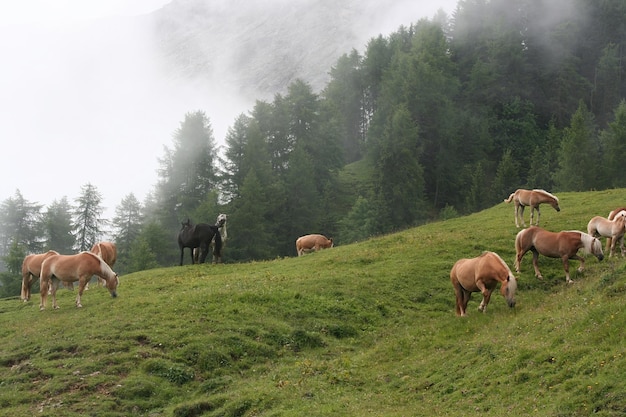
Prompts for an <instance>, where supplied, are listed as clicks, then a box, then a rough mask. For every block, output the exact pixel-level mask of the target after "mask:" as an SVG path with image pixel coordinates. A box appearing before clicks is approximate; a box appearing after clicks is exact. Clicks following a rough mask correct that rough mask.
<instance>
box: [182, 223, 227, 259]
mask: <svg viewBox="0 0 626 417" xmlns="http://www.w3.org/2000/svg"><path fill="white" fill-rule="evenodd" d="M181 224H182V226H183V227H182V228H181V229H180V232H179V233H178V246H179V247H180V264H181V265H182V264H183V255H184V253H185V248H190V249H191V263H192V264H193V263H194V257H193V250H194V249H195V248H200V259H199V263H201V264H203V263H204V261H205V260H206V257H207V255H208V254H209V245H210V243H211V241H212V240H213V237H215V248H214V249H213V255H214V256H216V257H220V256H222V254H221V252H222V236H221V235H220V231H219V228H218V227H217V226H213V225H210V224H206V223H198V224H196V225H195V226H194V225H192V224H191V221H190V220H189V219H187V221H186V222H184V223H181Z"/></svg>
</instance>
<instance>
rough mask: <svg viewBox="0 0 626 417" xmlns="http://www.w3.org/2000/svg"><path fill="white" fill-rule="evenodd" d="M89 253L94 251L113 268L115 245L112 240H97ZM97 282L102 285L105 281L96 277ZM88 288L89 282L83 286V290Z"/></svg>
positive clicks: (115, 256)
mask: <svg viewBox="0 0 626 417" xmlns="http://www.w3.org/2000/svg"><path fill="white" fill-rule="evenodd" d="M90 252H91V253H95V254H96V255H98V256H99V257H101V258H102V260H103V261H104V262H106V264H107V265H109V266H110V267H111V268H113V265H115V262H116V261H117V246H116V245H115V243H113V242H98V243H96V244H94V245H93V246H92V247H91V250H90ZM98 284H102V286H104V284H105V281H104V280H103V279H101V278H99V277H98ZM88 289H89V283H87V286H86V287H85V290H88Z"/></svg>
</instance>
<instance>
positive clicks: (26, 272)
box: [21, 250, 59, 302]
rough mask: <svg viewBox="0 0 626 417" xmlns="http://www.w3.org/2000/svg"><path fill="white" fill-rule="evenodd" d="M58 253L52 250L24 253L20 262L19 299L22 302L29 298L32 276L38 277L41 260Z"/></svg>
mask: <svg viewBox="0 0 626 417" xmlns="http://www.w3.org/2000/svg"><path fill="white" fill-rule="evenodd" d="M58 254H59V253H58V252H56V251H53V250H49V251H48V252H46V253H38V254H31V255H26V257H24V261H23V262H22V294H21V299H22V300H23V301H24V302H27V301H28V300H30V289H31V287H32V285H33V278H39V277H40V276H41V264H42V262H43V261H44V260H45V259H46V258H48V257H50V256H52V255H58Z"/></svg>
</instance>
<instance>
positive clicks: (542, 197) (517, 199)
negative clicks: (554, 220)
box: [504, 188, 561, 227]
mask: <svg viewBox="0 0 626 417" xmlns="http://www.w3.org/2000/svg"><path fill="white" fill-rule="evenodd" d="M511 201H513V202H514V203H515V227H519V223H518V218H519V219H521V221H522V224H523V225H524V227H526V222H525V221H524V208H525V207H526V206H530V225H531V226H532V225H533V218H534V215H535V210H537V223H536V224H535V226H539V217H540V216H541V212H540V211H539V204H542V203H548V204H550V205H551V206H552V208H554V209H555V210H556V211H561V208H560V207H559V199H558V198H557V197H556V196H555V195H552V194H550V193H549V192H547V191H545V190H539V189H535V190H524V189H522V188H520V189H518V190H516V191H515V192H514V193H511V195H510V196H509V198H505V199H504V202H505V203H510V202H511Z"/></svg>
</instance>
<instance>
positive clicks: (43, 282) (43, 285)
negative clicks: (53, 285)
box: [39, 276, 48, 310]
mask: <svg viewBox="0 0 626 417" xmlns="http://www.w3.org/2000/svg"><path fill="white" fill-rule="evenodd" d="M39 290H40V293H41V299H40V301H39V310H43V309H45V308H46V299H47V298H48V279H46V278H44V277H43V276H42V277H39Z"/></svg>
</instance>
